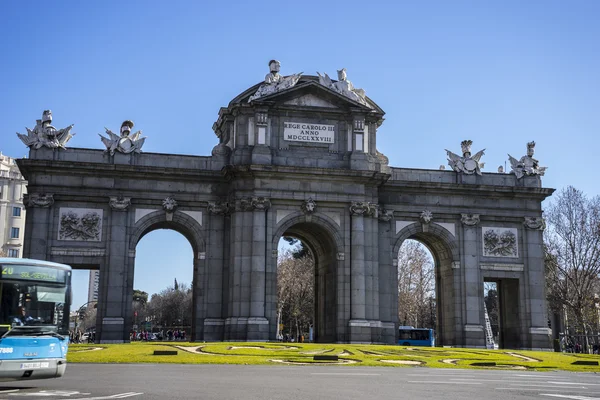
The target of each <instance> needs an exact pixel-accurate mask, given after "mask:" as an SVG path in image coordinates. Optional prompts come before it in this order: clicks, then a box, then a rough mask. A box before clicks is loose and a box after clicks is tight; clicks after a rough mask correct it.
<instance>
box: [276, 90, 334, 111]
mask: <svg viewBox="0 0 600 400" xmlns="http://www.w3.org/2000/svg"><path fill="white" fill-rule="evenodd" d="M283 104H285V105H290V106H301V107H325V108H338V107H337V106H336V105H334V104H331V103H330V102H328V101H327V100H323V99H322V98H320V97H317V96H315V95H314V94H311V93H308V94H305V95H303V96H299V97H296V98H293V99H291V100H288V101H286V102H284V103H283Z"/></svg>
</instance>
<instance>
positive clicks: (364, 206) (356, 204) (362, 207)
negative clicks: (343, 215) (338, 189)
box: [350, 201, 370, 215]
mask: <svg viewBox="0 0 600 400" xmlns="http://www.w3.org/2000/svg"><path fill="white" fill-rule="evenodd" d="M369 209H370V206H369V203H367V202H366V201H353V202H352V203H350V215H365V214H367V215H368V212H369Z"/></svg>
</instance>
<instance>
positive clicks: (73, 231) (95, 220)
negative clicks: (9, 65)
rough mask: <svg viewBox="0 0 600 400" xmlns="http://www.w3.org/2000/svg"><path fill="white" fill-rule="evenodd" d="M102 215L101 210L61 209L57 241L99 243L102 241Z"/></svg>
mask: <svg viewBox="0 0 600 400" xmlns="http://www.w3.org/2000/svg"><path fill="white" fill-rule="evenodd" d="M102 215H103V210H102V209H95V208H62V207H61V209H60V211H59V217H58V218H59V220H58V240H73V241H83V242H99V241H100V240H102Z"/></svg>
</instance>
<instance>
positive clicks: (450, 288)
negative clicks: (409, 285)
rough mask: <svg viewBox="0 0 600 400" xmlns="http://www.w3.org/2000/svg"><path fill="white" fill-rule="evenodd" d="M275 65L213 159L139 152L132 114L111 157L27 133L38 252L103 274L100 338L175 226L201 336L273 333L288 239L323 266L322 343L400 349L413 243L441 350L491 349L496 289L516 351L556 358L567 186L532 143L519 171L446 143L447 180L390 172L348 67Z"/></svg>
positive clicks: (241, 104)
mask: <svg viewBox="0 0 600 400" xmlns="http://www.w3.org/2000/svg"><path fill="white" fill-rule="evenodd" d="M269 66H270V68H271V71H270V73H269V74H268V75H267V76H266V77H265V80H264V81H263V82H260V83H259V84H256V85H254V86H252V87H251V88H249V89H248V90H246V91H244V92H243V93H241V94H240V95H239V96H237V97H236V98H234V99H233V100H232V101H231V102H230V103H229V105H228V106H227V107H223V108H221V109H220V111H219V117H218V120H217V121H216V122H215V123H214V125H213V131H214V133H215V134H216V137H217V140H218V143H217V145H216V146H215V147H214V148H213V151H212V155H211V156H204V157H203V156H183V155H165V154H152V153H142V152H141V147H142V145H143V143H144V140H145V139H144V138H142V137H141V136H140V133H139V132H137V133H135V134H131V128H132V127H133V123H132V122H131V121H125V122H123V124H122V125H121V130H120V135H117V134H115V133H113V132H111V131H110V130H107V135H108V137H102V143H103V144H104V145H105V146H106V150H93V149H78V148H66V146H65V145H66V143H67V141H68V140H69V139H70V134H69V131H68V130H67V129H65V130H60V131H56V130H53V129H54V128H53V127H51V126H50V127H48V126H44V125H43V123H40V124H38V126H36V128H35V129H34V130H32V131H30V132H32V133H33V134H30V135H29V136H28V137H25V136H24V135H21V136H20V137H21V139H22V140H23V142H24V143H25V144H27V145H29V146H30V147H31V150H30V156H29V158H28V159H23V160H19V161H18V163H19V167H20V170H21V172H22V173H23V174H24V176H25V178H26V179H27V180H28V182H29V186H28V188H29V195H28V198H27V201H26V204H27V206H28V213H27V224H26V227H27V240H26V242H25V255H27V256H30V257H33V258H42V259H48V260H52V261H56V262H61V263H66V264H70V265H72V266H74V268H84V269H98V270H99V271H100V287H99V294H98V297H99V303H98V316H97V323H96V332H97V339H98V340H99V341H101V342H123V341H128V340H129V332H130V331H131V329H132V326H133V309H132V308H133V307H132V296H133V276H134V266H135V257H136V246H137V244H138V242H139V241H140V239H141V238H142V237H143V236H144V235H146V234H147V233H148V232H151V231H153V230H155V229H165V228H166V229H173V230H176V231H178V232H180V233H182V234H183V235H184V236H185V237H186V238H187V239H188V240H189V242H190V244H191V246H192V249H193V254H194V272H193V277H194V278H193V283H192V289H193V317H192V320H193V321H192V339H193V340H206V341H219V340H233V341H242V340H248V341H267V340H276V333H277V244H278V242H279V240H280V238H281V237H282V236H292V237H296V238H298V239H301V240H302V241H303V243H305V245H306V246H307V247H308V248H309V249H310V251H311V253H312V254H313V256H314V258H315V264H316V265H315V273H314V276H315V321H314V337H315V340H316V341H319V342H353V343H361V342H368V343H396V341H397V339H398V307H399V305H398V286H397V279H398V277H397V274H398V266H397V255H398V251H399V248H400V246H401V245H402V243H403V242H404V240H406V239H416V240H419V241H420V242H422V243H424V244H425V245H427V247H428V248H429V249H430V250H431V252H432V254H433V257H434V259H435V275H436V303H437V304H436V309H437V313H438V315H437V319H436V320H437V327H436V333H437V341H436V342H437V343H438V344H439V345H449V346H469V347H485V345H486V334H485V329H484V326H485V309H484V293H483V291H484V290H483V283H484V282H486V281H493V282H496V283H497V284H498V288H499V293H500V302H501V311H500V312H501V319H502V328H501V344H502V346H503V347H507V348H529V349H532V348H534V349H542V348H549V346H550V336H549V335H550V331H549V329H548V327H547V313H546V299H545V280H544V258H543V247H542V243H543V242H542V233H543V228H544V223H543V219H542V206H541V205H542V201H543V200H544V199H545V198H546V197H547V196H549V195H550V194H551V193H552V191H553V190H552V189H546V188H543V187H542V185H541V178H540V176H541V175H543V172H544V170H543V168H541V167H539V166H538V164H537V160H535V159H533V157H532V155H533V151H532V149H533V145H534V143H533V142H531V143H530V144H528V149H529V150H531V151H529V150H528V154H527V155H526V156H523V157H522V158H521V159H520V160H516V159H514V162H513V159H512V158H511V163H512V167H513V171H511V173H504V172H503V171H498V173H482V172H481V166H482V165H481V163H480V159H481V158H482V156H483V151H480V152H478V153H476V154H475V155H472V154H471V145H472V142H471V141H469V140H464V141H462V142H461V143H460V144H461V150H462V152H461V154H462V155H458V154H455V153H453V152H451V151H446V156H447V157H448V163H449V166H450V167H451V170H419V169H408V168H396V167H391V166H389V165H388V159H387V157H386V156H385V155H383V154H382V153H381V152H379V151H378V150H377V133H378V128H379V126H380V125H381V124H382V123H383V116H384V112H383V110H382V109H381V108H380V107H379V106H378V105H377V104H376V103H374V102H373V101H372V100H371V99H370V98H368V97H366V96H365V93H364V91H362V90H361V89H356V88H354V86H353V85H352V84H351V83H350V82H349V81H348V80H347V77H346V73H345V70H341V71H338V80H337V81H333V80H331V79H330V78H329V76H328V75H327V74H324V75H320V74H319V76H318V77H317V76H302V75H301V74H294V75H290V76H285V77H284V76H281V75H279V64H278V63H277V62H276V61H274V60H273V61H272V62H270V63H269ZM49 115H50V116H51V113H50V112H49V111H47V112H45V113H44V117H43V118H46V119H47V118H50V117H49ZM40 121H41V120H40ZM35 132H38V134H36V133H35ZM48 138H51V139H48ZM457 142H458V140H457ZM532 143H533V144H532ZM440 151H441V154H442V157H443V156H444V151H443V149H440ZM156 279H162V278H161V277H160V276H157V277H156ZM401 306H402V305H400V307H401Z"/></svg>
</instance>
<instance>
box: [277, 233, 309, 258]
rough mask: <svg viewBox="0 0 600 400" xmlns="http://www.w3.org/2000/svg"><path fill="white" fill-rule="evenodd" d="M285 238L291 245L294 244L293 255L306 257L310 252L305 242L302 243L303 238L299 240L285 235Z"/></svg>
mask: <svg viewBox="0 0 600 400" xmlns="http://www.w3.org/2000/svg"><path fill="white" fill-rule="evenodd" d="M283 240H285V241H286V242H288V244H289V245H290V246H294V247H293V249H292V251H291V255H292V257H294V258H302V257H306V256H307V255H308V254H309V252H308V248H307V247H306V246H305V245H304V243H302V241H301V240H298V239H296V238H294V237H291V236H284V237H283Z"/></svg>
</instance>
